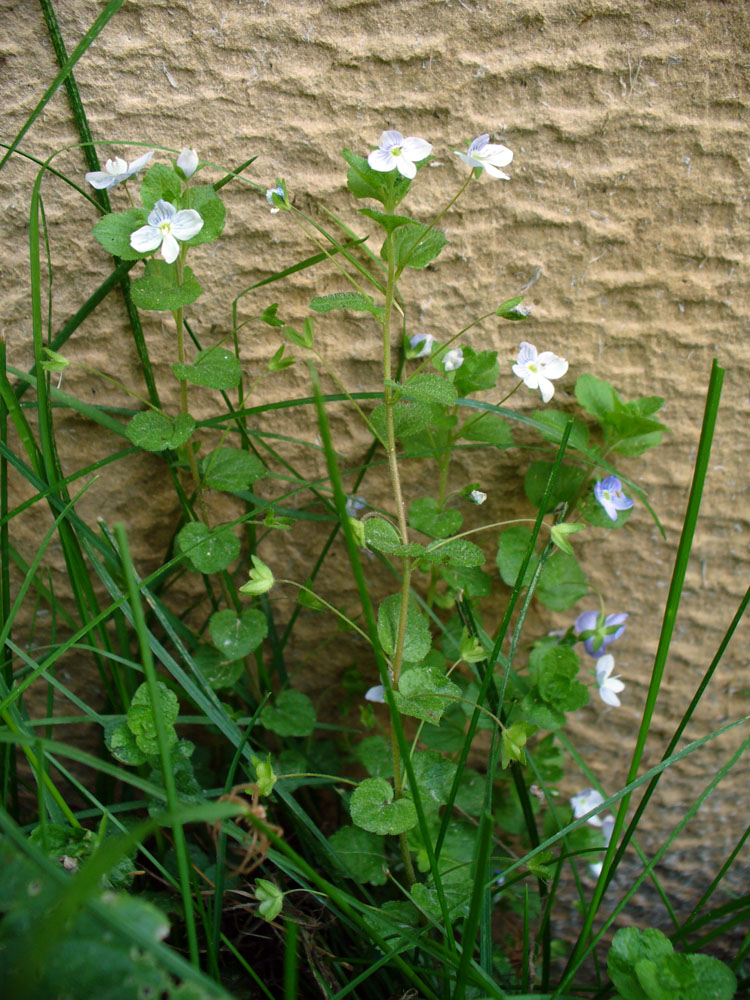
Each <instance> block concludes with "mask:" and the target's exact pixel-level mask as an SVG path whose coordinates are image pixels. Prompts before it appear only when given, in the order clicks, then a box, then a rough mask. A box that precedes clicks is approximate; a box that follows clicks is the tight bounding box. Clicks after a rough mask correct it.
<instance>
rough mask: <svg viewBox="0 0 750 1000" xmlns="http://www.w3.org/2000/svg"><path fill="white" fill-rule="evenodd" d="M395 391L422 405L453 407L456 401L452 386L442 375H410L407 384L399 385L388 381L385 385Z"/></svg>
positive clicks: (456, 396) (456, 397) (456, 395)
mask: <svg viewBox="0 0 750 1000" xmlns="http://www.w3.org/2000/svg"><path fill="white" fill-rule="evenodd" d="M385 384H386V385H390V386H391V387H393V388H394V389H397V390H398V392H399V394H400V395H403V396H408V397H409V398H410V399H416V400H418V401H420V402H422V403H437V404H439V405H441V406H453V404H454V403H455V402H456V400H457V399H458V393H457V392H456V390H455V388H454V386H453V385H452V384H451V383H450V382H449V381H448V380H447V379H446V378H443V376H442V375H432V374H430V373H429V372H427V373H425V374H422V375H412V377H411V378H410V379H409V381H408V382H404V384H403V385H399V383H398V382H392V381H391V380H390V379H388V380H387V381H386V383H385Z"/></svg>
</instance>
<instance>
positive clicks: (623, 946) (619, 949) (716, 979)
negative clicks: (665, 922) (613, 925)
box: [607, 927, 737, 1000]
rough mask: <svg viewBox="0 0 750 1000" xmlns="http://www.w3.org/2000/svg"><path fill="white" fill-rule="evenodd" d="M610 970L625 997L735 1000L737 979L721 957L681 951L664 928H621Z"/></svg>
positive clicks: (611, 953)
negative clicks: (663, 930)
mask: <svg viewBox="0 0 750 1000" xmlns="http://www.w3.org/2000/svg"><path fill="white" fill-rule="evenodd" d="M607 972H608V973H609V976H610V979H611V980H612V982H613V983H614V985H615V987H616V988H617V990H618V991H619V993H620V995H621V997H622V998H623V1000H707V998H709V997H710V998H711V1000H731V998H732V997H733V996H734V994H735V991H736V990H737V978H736V976H735V975H734V973H733V972H732V971H731V970H730V969H728V968H727V966H726V965H724V963H723V962H720V961H719V959H718V958H712V957H710V956H709V955H700V954H684V953H682V954H677V953H676V952H675V950H674V948H673V947H672V944H671V943H670V941H668V940H667V938H666V937H665V936H664V935H663V934H662V933H661V931H658V930H655V929H652V928H647V929H646V930H638V929H637V928H635V927H621V928H620V930H618V931H617V933H616V934H615V936H614V938H613V939H612V946H611V948H610V951H609V954H608V956H607Z"/></svg>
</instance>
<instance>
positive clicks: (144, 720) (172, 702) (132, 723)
mask: <svg viewBox="0 0 750 1000" xmlns="http://www.w3.org/2000/svg"><path fill="white" fill-rule="evenodd" d="M157 688H158V692H159V704H158V706H156V711H157V712H158V713H159V716H160V718H161V721H162V725H163V728H164V735H165V738H166V741H167V745H172V744H174V743H176V742H177V733H176V731H175V729H174V724H175V722H176V721H177V716H178V715H179V714H180V703H179V701H178V699H177V695H176V694H175V693H174V691H170V690H169V688H168V687H167V685H166V684H164V683H163V681H157ZM127 724H128V729H129V730H130V732H131V733H132V734H133V736H134V737H135V743H136V746H137V747H138V749H139V750H140V751H141V753H144V754H146V756H147V757H152V756H156V755H157V754H158V753H159V740H158V735H157V729H156V721H155V719H154V705H153V704H152V702H151V694H150V692H149V688H148V684H141V685H140V687H139V688H138V689H137V690H136V692H135V694H134V695H133V697H132V700H131V702H130V708H129V709H128V715H127Z"/></svg>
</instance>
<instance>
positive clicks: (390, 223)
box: [359, 208, 416, 233]
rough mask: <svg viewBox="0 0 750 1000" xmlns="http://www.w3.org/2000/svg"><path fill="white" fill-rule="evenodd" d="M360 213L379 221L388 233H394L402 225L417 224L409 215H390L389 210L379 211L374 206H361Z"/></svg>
mask: <svg viewBox="0 0 750 1000" xmlns="http://www.w3.org/2000/svg"><path fill="white" fill-rule="evenodd" d="M359 214H360V215H366V216H367V218H368V219H372V220H373V221H374V222H377V224H378V225H379V226H382V227H383V229H385V231H386V232H387V233H392V232H393V231H394V230H396V229H398V228H399V227H401V226H410V225H416V223H415V222H414V220H413V219H410V218H409V217H408V216H407V215H389V214H388V213H387V212H377V211H375V209H374V208H360V210H359Z"/></svg>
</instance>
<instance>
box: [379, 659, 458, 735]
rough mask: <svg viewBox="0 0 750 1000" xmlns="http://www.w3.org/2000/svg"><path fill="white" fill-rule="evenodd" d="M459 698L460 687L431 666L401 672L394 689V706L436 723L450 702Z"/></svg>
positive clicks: (415, 716) (434, 724)
mask: <svg viewBox="0 0 750 1000" xmlns="http://www.w3.org/2000/svg"><path fill="white" fill-rule="evenodd" d="M460 697H461V689H460V688H459V687H457V686H456V685H455V684H454V683H453V682H452V681H449V680H448V678H447V677H445V676H443V674H441V673H440V672H439V671H438V670H436V669H435V668H434V667H414V668H413V669H411V670H406V671H405V672H404V673H403V674H402V675H401V680H400V681H399V688H398V691H395V692H394V698H395V699H396V707H397V708H398V710H399V712H401V713H402V714H403V715H411V716H413V717H414V718H415V719H423V720H424V721H425V722H431V723H432V725H433V726H436V725H438V723H439V722H440V718H441V716H442V714H443V712H444V711H445V710H446V708H447V707H448V705H449V704H450V702H451V701H456V699H458V698H460Z"/></svg>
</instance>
